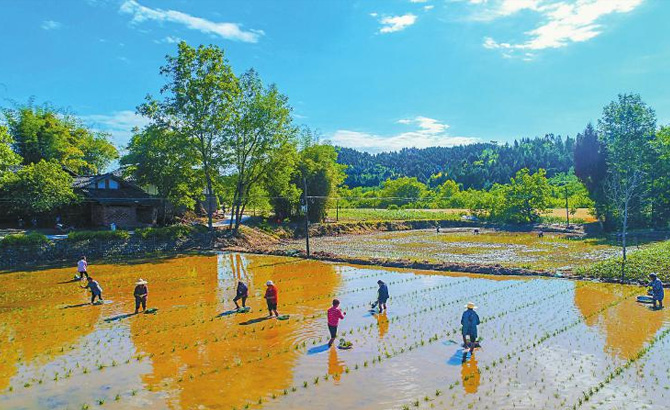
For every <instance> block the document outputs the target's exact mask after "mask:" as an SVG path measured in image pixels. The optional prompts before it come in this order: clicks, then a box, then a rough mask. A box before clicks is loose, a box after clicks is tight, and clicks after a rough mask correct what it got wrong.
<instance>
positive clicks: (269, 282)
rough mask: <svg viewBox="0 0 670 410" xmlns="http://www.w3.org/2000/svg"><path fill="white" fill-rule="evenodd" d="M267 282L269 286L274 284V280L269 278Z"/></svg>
mask: <svg viewBox="0 0 670 410" xmlns="http://www.w3.org/2000/svg"><path fill="white" fill-rule="evenodd" d="M265 284H266V285H267V286H270V285H274V282H272V281H271V280H269V281H267V282H265Z"/></svg>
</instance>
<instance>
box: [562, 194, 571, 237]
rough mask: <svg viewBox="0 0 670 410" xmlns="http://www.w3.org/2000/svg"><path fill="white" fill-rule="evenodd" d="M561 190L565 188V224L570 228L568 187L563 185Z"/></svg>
mask: <svg viewBox="0 0 670 410" xmlns="http://www.w3.org/2000/svg"><path fill="white" fill-rule="evenodd" d="M563 188H565V221H566V223H567V227H570V208H569V207H568V185H567V184H566V185H563Z"/></svg>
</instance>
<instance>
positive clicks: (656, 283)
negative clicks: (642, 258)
mask: <svg viewBox="0 0 670 410" xmlns="http://www.w3.org/2000/svg"><path fill="white" fill-rule="evenodd" d="M649 279H651V282H649V285H648V286H649V287H650V288H651V296H652V298H654V309H663V298H664V296H665V292H664V291H663V282H661V280H660V279H659V278H658V276H657V275H656V274H655V273H652V274H650V275H649ZM656 302H658V306H657V305H656Z"/></svg>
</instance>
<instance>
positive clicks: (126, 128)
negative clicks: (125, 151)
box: [81, 110, 150, 147]
mask: <svg viewBox="0 0 670 410" xmlns="http://www.w3.org/2000/svg"><path fill="white" fill-rule="evenodd" d="M81 119H82V120H83V121H84V122H85V123H86V124H87V125H88V126H90V127H91V128H93V129H95V130H98V131H104V132H108V133H110V134H111V135H112V140H113V141H114V143H115V144H116V145H117V146H119V147H125V146H126V144H128V142H129V141H130V137H131V136H132V134H133V132H132V129H133V128H135V127H137V128H142V127H145V126H147V125H149V122H150V121H149V119H148V118H146V117H142V116H141V115H137V114H136V113H135V112H134V111H130V110H123V111H115V112H112V113H111V114H94V115H84V116H82V117H81Z"/></svg>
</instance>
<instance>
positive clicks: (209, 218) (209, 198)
mask: <svg viewBox="0 0 670 410" xmlns="http://www.w3.org/2000/svg"><path fill="white" fill-rule="evenodd" d="M204 165H205V178H206V179H207V195H206V196H205V198H206V199H207V227H208V228H209V230H210V231H213V230H214V225H213V224H212V213H213V212H212V177H211V175H210V173H209V164H208V163H207V162H205V164H204Z"/></svg>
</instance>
